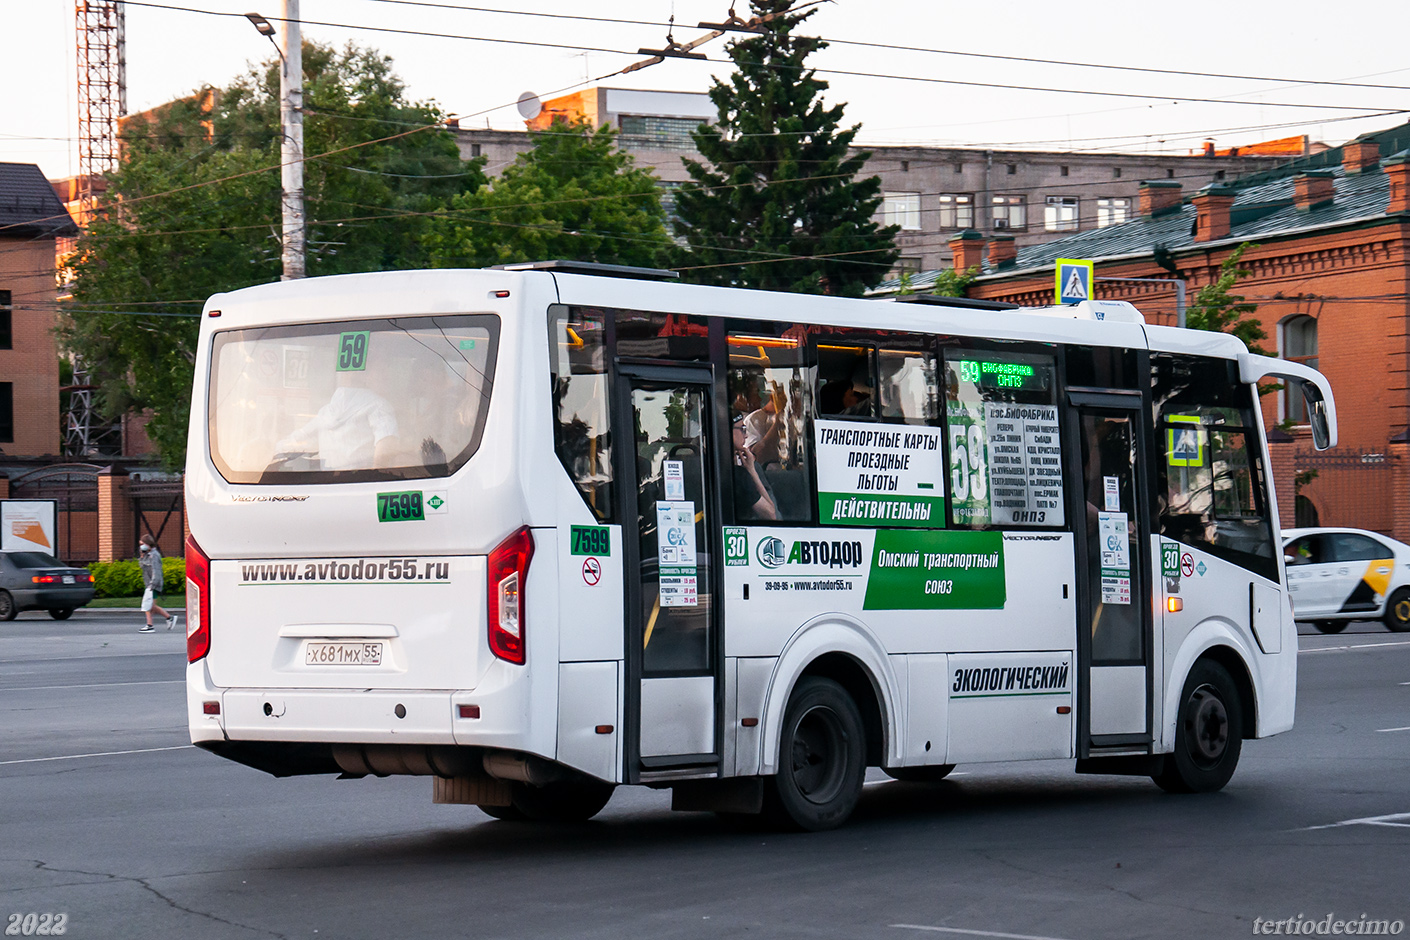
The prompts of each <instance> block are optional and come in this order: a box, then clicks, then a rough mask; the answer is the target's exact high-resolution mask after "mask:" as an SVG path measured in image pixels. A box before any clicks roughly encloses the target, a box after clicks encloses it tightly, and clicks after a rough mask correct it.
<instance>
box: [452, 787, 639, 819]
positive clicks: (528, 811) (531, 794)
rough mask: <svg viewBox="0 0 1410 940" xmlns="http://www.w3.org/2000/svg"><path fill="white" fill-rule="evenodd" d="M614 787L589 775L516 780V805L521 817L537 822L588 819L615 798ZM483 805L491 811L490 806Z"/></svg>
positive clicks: (503, 817) (508, 817)
mask: <svg viewBox="0 0 1410 940" xmlns="http://www.w3.org/2000/svg"><path fill="white" fill-rule="evenodd" d="M614 789H615V787H614V786H613V785H612V784H610V783H603V782H602V781H601V780H588V779H578V780H567V781H563V782H560V783H550V784H548V785H546V786H542V787H531V786H529V785H528V784H526V783H516V784H515V785H514V806H513V809H514V810H515V811H516V812H518V813H520V814H521V815H522V818H524V819H532V820H534V821H536V822H586V821H588V820H589V819H591V818H592V817H594V816H596V815H597V814H598V813H600V812H602V807H604V806H606V805H607V801H608V800H610V799H612V791H613V790H614ZM480 808H481V809H483V810H484V811H485V812H487V813H488V812H490V808H489V807H483V806H482V807H480ZM495 808H496V809H503V807H495ZM490 815H494V814H493V813H491V814H490ZM498 818H500V819H510V818H512V817H510V816H500V817H498Z"/></svg>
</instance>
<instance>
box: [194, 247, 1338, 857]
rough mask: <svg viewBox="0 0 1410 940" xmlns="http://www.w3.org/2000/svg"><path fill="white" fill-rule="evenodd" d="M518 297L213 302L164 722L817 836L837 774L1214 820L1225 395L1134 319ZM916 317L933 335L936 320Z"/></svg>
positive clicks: (1271, 721)
mask: <svg viewBox="0 0 1410 940" xmlns="http://www.w3.org/2000/svg"><path fill="white" fill-rule="evenodd" d="M667 275H668V272H651V271H644V270H639V269H613V268H608V267H605V266H593V265H584V264H576V263H565V262H547V263H541V264H534V265H523V266H517V267H514V268H510V269H504V270H483V271H451V270H441V271H414V272H401V273H384V274H362V275H352V276H340V277H329V278H315V279H309V280H300V281H289V282H284V283H278V284H269V285H265V286H261V287H253V288H250V289H247V290H241V291H237V292H233V293H228V294H220V295H217V296H215V297H212V298H211V299H210V301H209V302H208V303H207V304H206V307H205V311H204V316H203V318H202V328H201V334H200V344H199V351H198V353H197V360H196V376H197V378H196V382H195V390H194V393H193V399H192V421H191V430H190V443H189V451H188V453H189V457H188V463H187V473H186V487H187V504H188V512H189V519H190V530H191V539H190V541H189V542H188V544H187V555H186V565H187V568H186V570H187V575H188V578H189V583H188V598H187V604H188V608H187V609H188V622H189V627H188V653H189V660H190V665H189V668H188V671H187V682H188V707H189V718H190V730H191V738H192V740H193V741H194V742H195V743H196V744H197V745H199V746H200V747H202V748H205V749H207V750H209V751H212V752H214V753H216V754H219V755H221V756H223V757H226V758H229V759H231V760H234V761H238V762H240V763H243V764H247V765H249V766H251V767H255V768H258V769H260V770H263V771H267V772H268V773H271V774H274V775H276V776H286V775H294V774H341V775H342V777H345V778H356V777H361V776H365V775H368V774H373V775H388V774H418V775H425V776H429V777H431V778H432V782H433V787H432V793H433V798H434V800H435V801H437V802H441V803H474V804H477V805H479V806H480V807H482V808H483V809H485V810H486V811H487V812H488V813H490V814H491V815H494V816H497V817H500V818H515V817H518V818H524V817H528V818H534V819H558V820H573V819H586V818H588V817H590V816H592V815H593V814H595V813H596V812H597V811H598V810H600V809H601V808H602V806H603V805H604V804H605V803H606V801H607V799H608V798H609V797H610V795H611V793H612V791H613V788H614V787H615V786H617V785H619V784H636V785H646V786H651V787H657V788H671V789H672V790H673V797H672V799H673V806H674V807H675V808H677V809H689V810H716V811H722V812H742V813H748V812H766V813H769V814H771V815H772V816H774V817H776V818H777V819H778V820H779V821H780V822H781V823H782V824H785V825H792V826H796V827H799V828H803V829H824V828H828V827H832V826H836V825H839V824H841V823H842V822H843V821H844V820H845V819H846V818H847V816H848V815H849V813H850V812H851V811H852V809H853V807H854V806H855V804H856V802H857V799H858V795H859V794H860V792H861V788H862V783H863V778H864V775H865V773H866V771H867V768H868V767H879V768H881V769H882V770H883V771H885V772H886V773H887V774H889V775H891V776H892V777H896V778H900V779H903V780H938V779H940V778H942V777H944V776H945V775H946V774H947V773H948V772H949V771H950V770H951V769H952V768H953V767H954V766H955V765H956V764H961V763H971V762H984V761H1013V760H1024V759H1038V758H1067V759H1074V760H1075V761H1076V769H1077V770H1078V771H1079V772H1089V773H1125V774H1138V775H1149V776H1151V777H1153V778H1154V779H1155V781H1156V783H1158V784H1159V785H1160V786H1161V787H1163V788H1165V789H1167V790H1171V791H1204V790H1215V789H1218V788H1220V787H1222V786H1223V785H1224V784H1225V783H1226V782H1227V781H1228V779H1229V777H1230V775H1231V774H1232V773H1233V772H1234V768H1235V765H1236V763H1237V761H1238V758H1239V752H1240V744H1241V741H1242V739H1245V738H1259V737H1264V736H1267V735H1271V734H1276V733H1278V732H1281V731H1286V730H1288V729H1289V728H1290V727H1292V723H1293V703H1294V694H1295V688H1296V678H1297V658H1296V653H1297V638H1296V631H1295V628H1294V624H1293V618H1292V611H1291V608H1290V606H1289V603H1288V599H1287V593H1286V590H1285V585H1286V580H1285V572H1284V567H1283V557H1282V553H1281V551H1280V550H1279V545H1280V539H1279V529H1278V512H1277V507H1276V503H1275V494H1274V493H1273V491H1272V490H1271V489H1270V487H1269V480H1270V474H1269V469H1268V468H1269V463H1268V452H1267V449H1266V446H1265V443H1264V435H1263V424H1262V417H1261V413H1260V409H1259V406H1258V398H1257V393H1256V383H1257V382H1258V380H1259V379H1260V378H1262V377H1263V376H1265V375H1268V374H1277V375H1282V376H1286V377H1289V378H1291V379H1293V380H1296V381H1297V382H1299V383H1300V384H1301V386H1302V388H1303V390H1304V393H1305V395H1306V397H1307V400H1308V403H1309V407H1308V414H1309V416H1310V421H1311V423H1312V430H1313V433H1314V436H1315V437H1316V442H1317V445H1318V446H1319V447H1327V446H1330V445H1331V444H1334V443H1335V433H1336V430H1335V428H1336V422H1335V411H1334V406H1333V400H1332V395H1331V389H1330V387H1329V386H1328V384H1327V382H1326V380H1325V379H1324V378H1323V377H1322V376H1321V375H1320V374H1319V373H1317V372H1315V371H1313V370H1310V369H1307V368H1305V367H1302V366H1300V365H1298V364H1295V363H1289V362H1285V361H1282V360H1276V359H1269V358H1264V357H1260V356H1254V355H1250V354H1249V353H1248V351H1247V350H1246V349H1245V347H1244V346H1243V345H1242V344H1241V343H1240V342H1239V341H1238V340H1236V339H1234V338H1232V337H1230V336H1227V335H1224V334H1217V333H1205V332H1195V331H1188V330H1176V329H1171V328H1165V327H1157V326H1150V325H1147V324H1146V323H1145V322H1144V321H1143V319H1142V317H1141V316H1140V314H1139V313H1138V312H1137V311H1136V310H1135V309H1134V308H1133V307H1131V306H1130V305H1128V304H1124V303H1104V302H1088V303H1084V304H1079V305H1076V306H1072V307H1054V308H1041V309H1023V310H1020V309H996V308H998V307H1002V306H1004V305H995V304H983V303H977V302H974V301H963V300H956V301H942V302H939V303H916V302H894V301H879V300H863V299H845V298H832V297H818V296H804V295H796V294H777V293H766V292H757V291H744V290H731V289H723V288H712V287H697V286H687V285H681V284H678V283H670V282H669V281H668V280H667V277H666V276H667ZM927 300H933V299H931V298H927Z"/></svg>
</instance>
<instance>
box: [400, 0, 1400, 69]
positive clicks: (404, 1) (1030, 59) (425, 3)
mask: <svg viewBox="0 0 1410 940" xmlns="http://www.w3.org/2000/svg"><path fill="white" fill-rule="evenodd" d="M373 2H376V3H394V4H397V5H400V6H417V7H433V8H436V9H442V10H463V11H466V12H471V13H499V14H505V15H509V16H530V17H544V18H548V19H561V20H581V21H585V22H593V23H618V24H625V25H632V26H660V27H664V28H667V29H670V28H671V27H673V26H674V25H676V24H674V23H662V22H659V21H656V20H630V19H617V18H612V17H601V16H584V15H582V14H568V13H544V12H539V11H535V10H503V9H496V8H492V7H472V6H462V5H460V4H454V3H432V2H429V0H373ZM813 38H817V39H819V40H821V41H822V42H825V43H828V44H829V45H838V46H860V47H863V48H868V49H887V50H893V51H897V52H921V53H926V54H929V55H952V56H961V57H965V58H973V59H994V60H998V61H1003V62H1024V63H1028V64H1038V65H1060V66H1068V67H1073V68H1090V69H1110V70H1115V71H1123V72H1148V73H1150V74H1154V75H1180V76H1186V77H1194V78H1225V79H1233V80H1236V81H1248V82H1285V83H1288V84H1293V85H1320V86H1327V87H1334V88H1374V89H1383V90H1390V91H1410V85H1385V84H1374V83H1366V82H1348V81H1341V80H1319V79H1310V78H1287V77H1279V76H1270V75H1240V74H1235V73H1229V72H1199V71H1187V70H1185V69H1159V68H1153V67H1150V66H1139V65H1113V64H1110V63H1103V62H1079V61H1075V60H1071V59H1044V58H1037V57H1034V56H1015V55H998V54H994V53H985V52H965V51H961V50H958V49H931V48H927V47H922V46H902V45H895V44H892V43H881V42H864V41H862V40H857V39H834V38H830V37H826V36H818V37H813Z"/></svg>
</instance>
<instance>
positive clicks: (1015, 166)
mask: <svg viewBox="0 0 1410 940" xmlns="http://www.w3.org/2000/svg"><path fill="white" fill-rule="evenodd" d="M1017 172H1018V164H1017V163H1010V164H1009V176H1013V175H1014V174H1015V173H1017Z"/></svg>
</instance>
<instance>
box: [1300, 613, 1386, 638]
mask: <svg viewBox="0 0 1410 940" xmlns="http://www.w3.org/2000/svg"><path fill="white" fill-rule="evenodd" d="M1386 609H1387V610H1389V609H1390V608H1386ZM1346 624H1347V621H1345V620H1314V621H1312V626H1314V627H1316V628H1317V629H1318V630H1319V631H1321V632H1322V633H1340V632H1342V631H1343V630H1345V629H1346Z"/></svg>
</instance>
